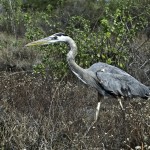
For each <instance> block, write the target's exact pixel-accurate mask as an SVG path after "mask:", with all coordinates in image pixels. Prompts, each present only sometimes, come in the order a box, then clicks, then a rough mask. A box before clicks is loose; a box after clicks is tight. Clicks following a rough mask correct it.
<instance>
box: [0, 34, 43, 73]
mask: <svg viewBox="0 0 150 150" xmlns="http://www.w3.org/2000/svg"><path fill="white" fill-rule="evenodd" d="M25 44H26V41H25V39H21V38H18V39H15V37H14V36H11V35H7V34H6V33H0V71H11V72H14V71H23V70H32V68H33V65H35V64H38V63H41V59H40V57H41V55H40V54H39V53H38V51H36V50H35V49H34V50H31V49H30V50H28V49H27V48H25V47H24V45H25Z"/></svg>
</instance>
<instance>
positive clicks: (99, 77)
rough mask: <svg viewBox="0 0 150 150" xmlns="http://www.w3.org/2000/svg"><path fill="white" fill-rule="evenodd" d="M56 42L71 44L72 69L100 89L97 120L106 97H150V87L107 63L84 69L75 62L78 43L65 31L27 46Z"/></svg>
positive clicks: (70, 59) (70, 64)
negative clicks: (102, 101)
mask: <svg viewBox="0 0 150 150" xmlns="http://www.w3.org/2000/svg"><path fill="white" fill-rule="evenodd" d="M55 42H66V43H68V44H69V46H70V51H69V52H68V54H67V61H68V64H69V66H70V69H71V71H72V72H73V73H74V74H75V75H76V76H77V77H78V78H79V79H80V80H81V81H82V82H83V83H85V84H87V85H89V86H92V87H94V88H95V89H96V90H97V91H98V104H97V109H96V115H95V121H94V123H95V122H96V121H97V119H98V114H99V110H100V105H101V100H102V99H103V98H104V97H109V96H113V97H116V98H117V99H118V100H119V103H120V106H121V108H122V109H124V108H123V106H122V103H121V99H120V97H128V98H134V97H141V98H144V99H148V97H150V88H149V87H147V86H145V85H144V84H142V83H141V82H139V81H138V80H136V79H135V78H134V77H132V76H131V75H129V74H128V73H127V72H125V71H123V70H121V69H119V68H117V67H115V66H112V65H108V64H106V63H102V62H99V63H95V64H93V65H92V66H91V67H89V68H88V69H83V68H81V67H80V66H79V65H77V64H76V62H75V56H76V55H77V45H76V43H75V41H74V40H73V39H72V38H71V37H69V36H68V35H66V34H64V33H56V34H53V35H51V36H49V37H46V38H43V39H41V40H38V41H34V42H31V43H29V44H27V45H26V46H33V45H47V44H51V43H55Z"/></svg>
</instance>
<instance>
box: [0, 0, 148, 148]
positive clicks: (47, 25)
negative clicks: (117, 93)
mask: <svg viewBox="0 0 150 150" xmlns="http://www.w3.org/2000/svg"><path fill="white" fill-rule="evenodd" d="M0 18H1V19H0V84H1V87H0V104H1V106H0V115H1V118H0V119H1V120H0V130H1V131H0V132H1V135H0V138H1V142H0V148H1V149H23V148H26V149H89V147H90V149H94V148H95V149H121V148H122V149H135V148H136V147H137V146H139V147H140V148H141V149H146V150H147V149H148V148H150V116H149V114H150V112H149V110H150V102H146V101H143V100H140V99H136V100H133V101H130V102H125V104H124V105H125V108H126V118H123V116H122V113H121V110H120V108H119V107H118V105H117V104H115V100H110V99H109V100H108V101H107V100H106V101H105V102H104V105H103V106H102V107H103V108H102V111H101V112H100V119H99V121H98V122H97V124H96V125H95V128H93V129H92V131H91V132H90V133H89V135H88V136H86V137H83V135H84V132H85V131H86V128H87V127H88V126H89V124H90V122H91V118H92V117H93V116H94V111H95V106H96V102H97V100H96V97H97V96H96V91H94V90H93V89H90V88H87V87H84V86H83V85H82V84H81V83H80V81H78V80H77V79H76V78H75V77H74V76H73V75H72V74H71V72H70V70H69V69H68V65H67V62H66V54H67V52H68V47H67V45H65V44H54V45H49V46H44V47H33V48H30V49H29V48H25V47H24V45H25V44H26V43H28V42H31V41H34V40H37V39H40V38H43V37H46V36H49V35H51V34H54V33H56V32H65V33H66V34H68V35H69V36H70V37H72V38H73V39H74V40H75V42H76V43H77V46H78V55H77V57H76V62H77V63H78V64H79V65H80V66H82V67H83V68H88V67H89V66H90V65H92V64H93V63H95V62H99V61H102V62H106V63H108V64H112V65H115V66H117V67H119V68H122V69H124V70H125V71H127V72H129V73H130V74H132V75H133V76H134V77H136V78H137V79H138V80H140V81H141V82H142V83H144V84H146V85H150V40H149V38H150V2H149V1H148V0H51V1H49V0H0ZM87 91H89V92H87ZM87 93H88V94H87ZM110 104H111V105H110ZM110 106H112V107H110ZM91 114H92V115H91ZM92 119H93V118H92Z"/></svg>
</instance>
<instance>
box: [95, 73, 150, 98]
mask: <svg viewBox="0 0 150 150" xmlns="http://www.w3.org/2000/svg"><path fill="white" fill-rule="evenodd" d="M96 75H97V79H98V81H99V83H100V84H101V86H102V87H103V88H104V89H105V90H106V91H108V92H109V93H112V94H114V95H119V96H127V97H137V96H139V97H143V98H145V97H148V96H149V93H150V90H149V88H148V87H147V86H145V85H143V84H142V83H140V82H139V81H138V80H136V79H135V78H133V77H132V76H127V75H122V74H112V73H107V72H100V71H99V72H97V73H96Z"/></svg>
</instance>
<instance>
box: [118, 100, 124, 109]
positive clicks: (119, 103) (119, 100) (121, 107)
mask: <svg viewBox="0 0 150 150" xmlns="http://www.w3.org/2000/svg"><path fill="white" fill-rule="evenodd" d="M118 102H119V104H120V106H121V109H122V110H123V111H124V110H125V109H124V108H123V105H122V102H121V99H120V98H118Z"/></svg>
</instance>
